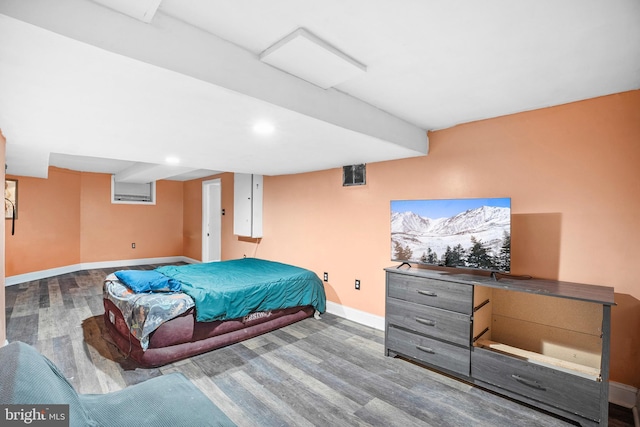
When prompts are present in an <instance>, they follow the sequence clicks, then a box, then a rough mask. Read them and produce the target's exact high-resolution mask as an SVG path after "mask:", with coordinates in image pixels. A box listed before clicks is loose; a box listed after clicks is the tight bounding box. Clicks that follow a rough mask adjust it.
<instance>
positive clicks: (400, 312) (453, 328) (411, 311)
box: [386, 298, 471, 347]
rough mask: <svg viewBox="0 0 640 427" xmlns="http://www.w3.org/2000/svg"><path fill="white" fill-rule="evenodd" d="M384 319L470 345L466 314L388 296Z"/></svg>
mask: <svg viewBox="0 0 640 427" xmlns="http://www.w3.org/2000/svg"><path fill="white" fill-rule="evenodd" d="M386 319H387V322H388V323H390V324H393V325H397V326H401V327H403V328H407V329H410V330H412V331H416V332H420V333H421V334H426V335H429V336H431V337H433V338H439V339H441V340H445V341H450V342H452V343H455V344H460V345H464V346H467V347H469V346H470V345H471V317H470V316H469V315H468V314H462V313H457V312H455V311H449V310H443V309H441V308H434V307H429V306H426V305H420V304H415V303H412V302H408V301H403V300H399V299H395V298H389V299H387V313H386Z"/></svg>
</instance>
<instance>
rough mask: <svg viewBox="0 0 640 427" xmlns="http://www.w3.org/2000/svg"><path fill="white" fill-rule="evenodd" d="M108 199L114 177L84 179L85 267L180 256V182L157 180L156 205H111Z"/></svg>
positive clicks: (82, 246) (82, 239)
mask: <svg viewBox="0 0 640 427" xmlns="http://www.w3.org/2000/svg"><path fill="white" fill-rule="evenodd" d="M110 198H111V176H110V175H107V174H99V173H83V174H82V191H81V199H82V203H81V215H82V219H81V221H80V252H81V260H82V262H96V261H114V260H123V259H124V260H128V259H138V258H155V257H169V256H181V255H182V253H183V250H182V242H183V235H182V222H183V184H182V182H180V181H158V182H157V183H156V204H155V205H139V204H113V203H111V200H110ZM132 243H135V244H136V247H135V249H133V248H132V247H131V244H132Z"/></svg>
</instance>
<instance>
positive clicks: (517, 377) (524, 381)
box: [511, 374, 547, 391]
mask: <svg viewBox="0 0 640 427" xmlns="http://www.w3.org/2000/svg"><path fill="white" fill-rule="evenodd" d="M511 378H513V379H514V380H516V381H518V382H519V383H521V384H524V385H526V386H528V387H531V388H535V389H537V390H543V391H544V390H547V389H546V387H544V386H543V385H542V384H540V383H539V382H537V381H533V380H528V379H526V378H522V377H521V376H520V375H516V374H513V375H511Z"/></svg>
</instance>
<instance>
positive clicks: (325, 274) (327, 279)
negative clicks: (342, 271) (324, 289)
mask: <svg viewBox="0 0 640 427" xmlns="http://www.w3.org/2000/svg"><path fill="white" fill-rule="evenodd" d="M324 281H325V282H328V281H329V273H327V272H325V273H324Z"/></svg>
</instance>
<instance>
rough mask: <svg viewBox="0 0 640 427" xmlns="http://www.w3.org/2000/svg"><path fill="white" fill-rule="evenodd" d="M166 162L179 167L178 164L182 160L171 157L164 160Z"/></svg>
mask: <svg viewBox="0 0 640 427" xmlns="http://www.w3.org/2000/svg"><path fill="white" fill-rule="evenodd" d="M164 161H165V162H167V163H168V164H170V165H177V164H178V163H180V159H179V158H177V157H175V156H169V157H167V158H166V159H164Z"/></svg>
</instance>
